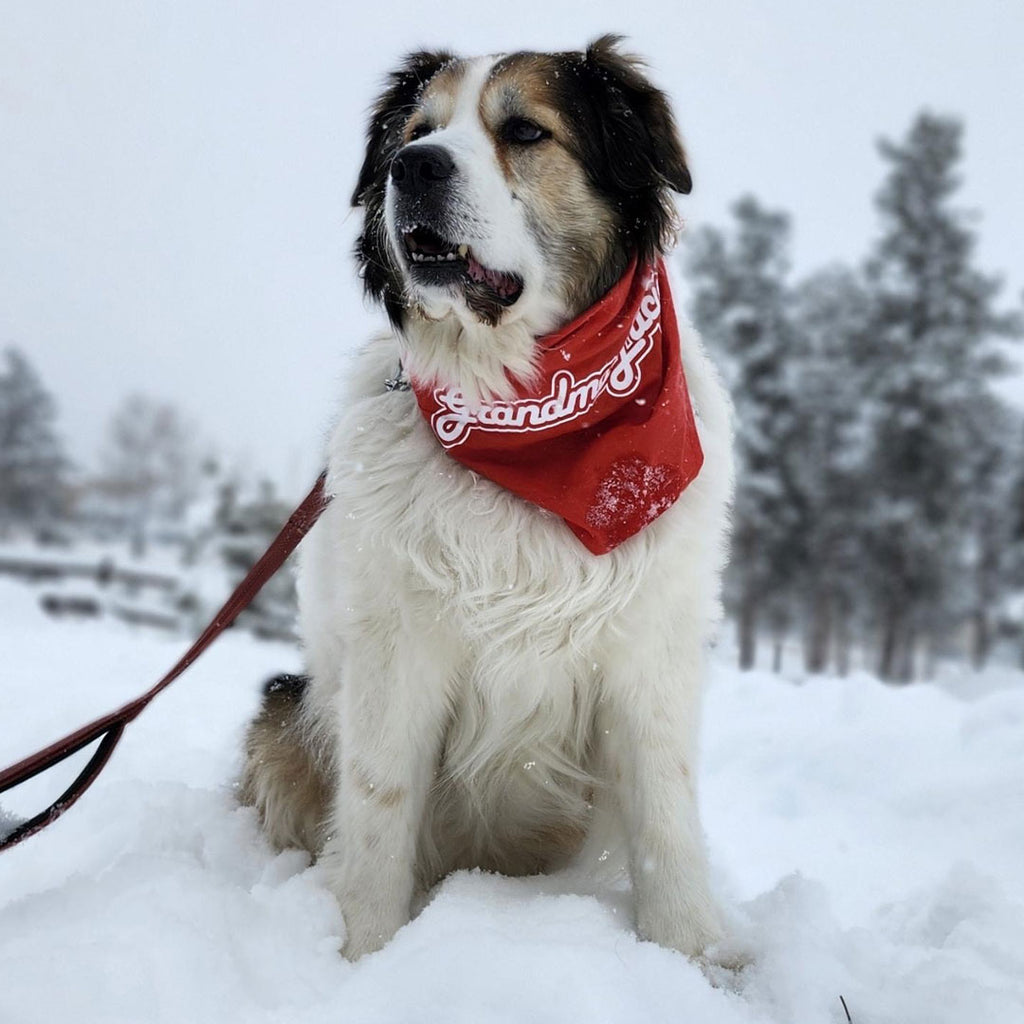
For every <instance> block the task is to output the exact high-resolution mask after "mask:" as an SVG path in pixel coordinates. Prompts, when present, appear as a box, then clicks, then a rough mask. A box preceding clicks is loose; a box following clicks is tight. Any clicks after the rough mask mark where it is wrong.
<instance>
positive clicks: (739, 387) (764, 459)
mask: <svg viewBox="0 0 1024 1024" xmlns="http://www.w3.org/2000/svg"><path fill="white" fill-rule="evenodd" d="M732 213H733V217H734V225H733V231H732V233H731V235H726V234H723V233H722V232H720V231H718V230H715V229H712V228H705V229H703V230H702V231H700V232H698V233H697V235H696V236H695V238H694V240H693V241H692V243H691V250H690V259H689V277H690V281H691V283H692V287H693V291H692V302H691V308H692V313H693V317H694V321H695V323H696V325H697V327H698V329H699V330H700V331H701V333H702V334H703V336H704V338H705V340H706V341H707V342H708V344H709V345H710V346H711V347H712V349H713V350H714V351H715V353H716V355H717V356H718V358H719V361H720V363H721V364H722V369H723V372H724V374H725V377H726V380H727V383H728V384H729V387H730V389H731V391H732V395H733V400H734V401H735V403H736V411H737V419H738V427H739V430H738V437H737V456H738V462H739V467H738V481H739V483H738V488H737V494H736V506H735V514H734V523H735V526H734V533H733V557H732V560H731V563H730V570H729V576H728V578H727V597H728V599H729V602H730V604H731V605H732V606H733V610H734V612H735V614H736V617H737V625H738V631H739V647H740V665H741V667H743V668H750V667H751V666H752V665H753V664H754V660H755V656H756V639H757V630H758V628H759V624H763V623H767V624H768V625H769V626H770V627H771V630H772V632H773V633H774V635H775V646H776V652H775V663H776V667H778V666H779V663H780V656H781V639H782V635H783V634H784V632H785V630H786V628H787V627H788V625H789V621H790V617H791V614H792V612H793V601H792V597H793V588H792V582H793V574H794V572H795V571H796V569H797V567H798V566H799V565H800V564H801V563H802V560H803V558H804V552H803V549H802V543H803V539H802V537H801V534H800V532H799V529H798V527H799V524H800V522H801V521H802V514H801V511H800V509H799V495H798V493H797V482H796V478H795V475H794V472H793V467H792V465H791V464H790V462H789V461H788V456H789V453H790V452H791V451H792V450H793V444H794V440H795V438H796V434H797V431H798V430H799V414H798V410H797V398H796V395H795V393H794V381H795V378H796V374H795V366H796V364H797V361H798V360H799V359H800V358H801V352H800V346H801V338H800V335H799V333H798V332H797V331H796V329H795V327H794V325H793V323H792V321H791V317H790V312H789V304H790V293H789V288H788V285H787V283H786V279H787V275H788V272H789V257H788V245H789V232H790V227H789V217H788V216H787V215H786V214H785V213H781V212H778V211H772V210H767V209H765V208H764V207H762V206H761V204H760V203H759V202H758V201H757V200H756V199H755V198H753V197H749V196H748V197H745V198H743V199H741V200H739V201H738V202H737V203H736V204H735V205H734V206H733V208H732Z"/></svg>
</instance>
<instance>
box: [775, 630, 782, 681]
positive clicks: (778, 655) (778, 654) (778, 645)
mask: <svg viewBox="0 0 1024 1024" xmlns="http://www.w3.org/2000/svg"><path fill="white" fill-rule="evenodd" d="M782 641H783V637H782V636H781V635H776V637H775V643H774V647H773V649H772V671H773V672H774V673H775V674H776V675H778V674H779V673H780V672H781V671H782Z"/></svg>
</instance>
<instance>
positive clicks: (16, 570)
mask: <svg viewBox="0 0 1024 1024" xmlns="http://www.w3.org/2000/svg"><path fill="white" fill-rule="evenodd" d="M0 576H15V577H17V578H19V579H22V580H26V581H28V582H32V583H39V582H43V581H45V580H66V579H90V580H95V581H96V582H97V583H99V584H101V585H102V584H107V583H119V584H123V585H124V586H128V587H154V588H156V589H159V590H165V591H172V590H175V589H176V588H177V587H178V586H179V580H178V578H177V577H176V576H170V575H167V574H166V573H158V572H147V571H143V570H139V569H123V568H119V567H118V566H116V565H115V564H114V562H112V561H111V560H110V559H109V558H103V559H100V560H99V561H98V562H95V563H91V562H64V561H59V560H54V559H41V558H25V557H18V558H5V557H0Z"/></svg>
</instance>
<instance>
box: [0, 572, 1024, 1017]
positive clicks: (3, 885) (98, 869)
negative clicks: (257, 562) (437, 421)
mask: <svg viewBox="0 0 1024 1024" xmlns="http://www.w3.org/2000/svg"><path fill="white" fill-rule="evenodd" d="M0 622H2V625H0V643H2V646H3V652H4V658H3V662H4V673H3V676H2V678H0V707H2V709H3V711H2V721H3V730H2V734H0V761H2V762H3V763H5V764H6V763H7V762H9V761H11V760H13V759H14V758H16V757H18V756H20V755H22V754H24V753H27V752H28V751H29V750H30V749H31V748H34V747H35V746H36V745H38V744H40V743H42V742H44V741H49V740H50V739H52V738H54V737H55V736H56V735H57V734H58V733H59V732H61V731H63V730H65V729H67V728H70V727H72V726H74V725H77V724H78V723H79V722H80V721H82V720H84V719H85V718H87V717H90V716H92V715H94V714H97V713H99V712H102V711H105V710H107V709H108V708H110V707H112V706H114V705H116V704H117V703H118V702H120V701H121V700H123V699H124V698H126V697H128V696H130V695H132V694H133V693H134V692H136V691H137V690H140V689H142V688H143V686H144V685H148V684H149V682H150V681H151V680H152V679H154V678H155V677H156V676H158V675H159V674H160V673H161V672H162V671H163V669H164V668H165V667H166V666H167V665H168V664H169V663H170V662H171V661H172V660H173V658H174V656H175V655H176V653H177V652H178V651H179V650H180V643H179V642H173V641H169V640H165V639H159V638H156V637H154V636H153V635H151V634H148V633H143V632H132V631H130V630H129V629H128V628H127V627H124V626H118V625H116V624H111V623H94V624H85V625H83V624H74V623H65V624H59V625H58V624H54V623H52V622H50V621H49V620H47V619H45V618H44V617H43V616H42V614H41V613H40V612H39V611H38V609H37V607H36V605H35V603H34V597H33V593H32V591H31V590H30V589H28V588H26V587H23V586H21V585H17V584H13V583H9V582H5V581H0ZM296 664H297V661H296V654H295V652H294V651H292V650H290V649H288V648H286V647H282V646H275V645H270V644H261V643H258V642H255V641H253V640H252V639H250V638H249V637H247V636H243V635H228V636H226V637H225V638H224V639H223V640H221V641H220V642H219V643H218V644H217V646H215V647H214V648H213V650H212V651H211V652H210V653H209V654H207V655H206V656H205V657H204V659H203V660H202V661H201V662H200V663H199V665H198V666H197V667H196V668H194V669H193V670H192V671H191V672H190V673H189V674H188V675H186V676H185V677H184V678H183V679H182V680H181V681H180V682H179V683H178V684H176V685H175V687H173V688H172V689H171V690H170V691H169V692H168V693H167V694H166V695H164V696H163V697H161V698H160V699H159V701H158V703H157V704H156V705H155V706H153V707H152V708H151V709H150V710H148V711H147V712H146V713H145V715H144V716H143V717H142V718H141V719H140V720H139V721H138V722H137V723H136V724H135V725H133V726H131V727H130V729H129V731H128V733H127V736H126V739H125V740H124V742H123V744H122V747H121V749H120V750H119V751H118V753H117V755H116V756H115V758H114V760H113V762H112V764H111V766H110V768H109V769H108V771H107V773H106V774H105V776H104V777H103V778H102V780H101V781H100V782H99V783H98V784H97V785H96V787H95V788H94V789H93V790H92V791H91V793H90V794H89V795H88V796H87V797H86V798H85V799H84V801H83V802H82V803H81V804H80V805H79V806H78V807H76V808H75V809H73V810H72V811H70V812H69V813H68V814H67V816H66V817H65V818H63V819H62V820H61V821H60V822H59V823H58V824H57V825H56V826H54V827H53V828H52V829H50V830H48V831H47V832H46V833H44V834H42V835H41V836H38V837H36V838H35V839H33V840H30V841H29V842H27V843H25V844H23V845H22V846H20V847H18V848H16V849H14V850H12V851H10V852H8V853H6V854H3V855H0V1022H3V1024H36V1022H38V1024H52V1022H55V1021H66V1020H74V1021H76V1022H79V1024H92V1022H97V1024H98V1022H103V1024H109V1022H118V1024H119V1022H125V1024H128V1022H131V1024H142V1022H150V1021H161V1022H171V1021H174V1022H186V1021H187V1022H189V1024H201V1022H206V1021H211V1022H212V1021H218V1022H228V1021H239V1022H245V1024H261V1022H293V1021H294V1022H298V1021H302V1022H303V1024H316V1022H321V1021H322V1022H325V1024H326V1022H331V1024H336V1022H339V1021H344V1022H346V1024H353V1022H363V1021H365V1022H371V1021H372V1022H385V1021H390V1022H396V1024H397V1022H421V1021H422V1022H428V1021H429V1022H434V1021H436V1022H445V1024H456V1022H467V1024H469V1022H472V1024H479V1022H482V1021H487V1022H490V1021H508V1022H512V1021H515V1022H552V1024H554V1022H559V1024H561V1022H571V1021H586V1022H588V1024H603V1022H660V1021H666V1022H668V1021H671V1022H686V1024H692V1022H708V1024H753V1022H769V1021H770V1022H778V1024H812V1022H813V1024H824V1022H842V1021H845V1019H846V1017H845V1014H844V1012H843V1009H842V1005H841V1003H840V998H839V997H840V996H841V995H842V996H843V997H844V998H845V1000H846V1003H847V1005H848V1006H849V1009H850V1013H851V1016H852V1019H853V1021H854V1022H855V1024H881V1022H892V1024H897V1022H898V1024H917V1022H919V1024H947V1022H948V1024H953V1022H957V1024H986V1022H998V1024H1013V1022H1016V1021H1024V858H1022V857H1021V851H1022V850H1024V781H1022V775H1024V773H1022V772H1021V763H1022V750H1024V678H1022V677H1020V676H1015V675H1013V674H1007V675H1006V676H1005V677H1004V678H999V677H996V676H988V677H985V678H983V679H978V678H976V677H969V676H966V677H964V678H962V679H951V680H947V682H946V683H945V684H944V686H943V687H941V688H939V687H933V686H925V685H918V686H914V687H909V688H905V689H889V688H883V687H882V686H881V685H879V684H878V683H876V682H874V681H872V680H871V679H869V678H867V677H865V676H861V677H857V678H854V679H850V680H845V681H840V680H836V679H818V680H813V681H811V682H808V683H805V684H803V685H794V684H792V683H790V682H785V681H780V680H779V679H777V678H776V677H772V676H769V675H765V674H756V673H755V674H746V675H738V674H736V673H735V672H734V671H733V670H732V669H731V667H727V666H726V665H725V664H724V662H721V661H718V662H716V664H715V666H714V671H713V680H712V686H711V690H710V694H709V701H708V709H707V719H706V728H705V743H704V775H703V778H704V789H703V806H704V817H705V824H706V826H707V829H708V833H709V840H710V845H711V852H712V861H713V864H714V865H715V869H716V873H717V878H718V884H719V887H720V890H721V892H722V894H723V898H724V900H725V902H726V904H727V905H728V906H729V907H730V908H731V913H732V916H733V928H734V939H733V945H734V946H735V947H736V950H738V951H741V952H744V953H745V954H746V955H748V956H750V957H752V959H753V962H752V964H751V966H749V967H747V968H746V969H745V970H744V971H742V972H740V973H738V974H737V973H731V972H728V971H723V970H719V971H718V972H717V973H716V974H715V977H714V982H715V984H712V983H710V982H709V980H708V979H707V977H705V975H704V974H703V973H702V972H701V971H700V970H699V969H698V968H697V967H696V966H694V965H693V964H691V963H689V962H688V961H686V960H685V959H684V958H683V957H681V956H679V955H678V954H675V953H672V952H668V951H666V950H663V949H660V948H658V947H657V946H654V945H651V944H649V943H640V942H637V941H636V939H635V937H634V936H633V934H632V931H631V929H630V921H629V899H628V894H627V893H625V892H622V891H619V890H616V889H615V888H614V887H611V888H609V889H606V890H602V891H601V892H600V893H599V894H598V895H596V896H595V895H592V894H588V891H587V883H586V880H585V879H573V878H568V877H561V878H554V879H535V880H509V879H503V878H499V877H493V876H484V875H480V874H459V875H457V876H454V877H452V878H449V879H448V880H447V881H446V882H445V883H444V884H443V885H441V886H440V888H439V890H438V891H437V893H436V895H435V898H434V899H433V901H432V902H431V903H430V904H429V906H428V907H427V908H426V909H425V910H424V911H423V913H422V914H421V915H420V916H419V917H418V918H417V919H416V920H415V921H414V922H413V923H412V924H410V925H409V926H408V927H407V928H405V929H403V930H402V931H401V932H400V933H399V934H398V936H397V937H396V938H395V940H394V941H393V942H392V943H391V944H390V945H389V946H388V947H387V948H385V949H384V950H383V951H382V952H380V953H378V954H376V955H373V956H370V957H367V958H366V959H364V960H363V961H361V962H359V963H358V964H355V965H352V964H349V963H347V962H345V961H344V960H342V959H341V958H340V957H339V956H338V954H337V952H336V949H337V947H338V944H339V936H340V935H341V934H342V933H343V928H344V924H343V922H342V920H341V918H340V915H339V913H338V911H337V909H336V908H335V905H334V903H333V901H332V899H331V897H330V896H329V894H328V893H327V892H326V891H325V890H324V888H323V885H322V879H321V876H320V874H319V872H318V870H317V868H316V867H309V866H308V865H307V863H306V860H305V859H304V857H303V856H302V855H300V854H298V853H294V852H292V853H285V854H283V855H280V856H275V855H274V854H272V853H271V852H270V851H269V850H268V849H267V847H266V846H265V845H264V843H263V841H262V839H261V837H260V834H259V832H258V830H257V828H256V823H255V820H254V817H253V815H252V813H251V812H250V811H248V810H240V809H238V808H237V807H236V806H235V805H234V802H233V798H232V790H231V780H232V777H233V773H234V771H235V767H236V763H237V750H238V746H239V738H240V733H241V730H242V728H243V726H244V723H245V720H246V717H247V715H248V714H250V712H251V711H252V709H253V707H254V705H255V703H256V699H257V692H258V684H259V682H260V680H261V679H262V678H263V677H264V676H266V675H267V674H268V673H270V672H273V671H277V670H280V669H289V668H294V667H296ZM7 807H8V809H9V810H11V809H22V810H24V809H26V808H17V807H14V806H13V805H12V803H11V802H10V801H8V803H7Z"/></svg>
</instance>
